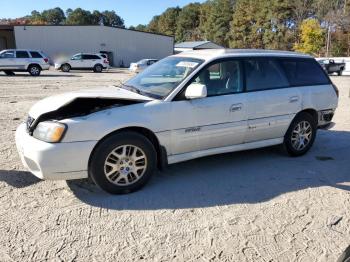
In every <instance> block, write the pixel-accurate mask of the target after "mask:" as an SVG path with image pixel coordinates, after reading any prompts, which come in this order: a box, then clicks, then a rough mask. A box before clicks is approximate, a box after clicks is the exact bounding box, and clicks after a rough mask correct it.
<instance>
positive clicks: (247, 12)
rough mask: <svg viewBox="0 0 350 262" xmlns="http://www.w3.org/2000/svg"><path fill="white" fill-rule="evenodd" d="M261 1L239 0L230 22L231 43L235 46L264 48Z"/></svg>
mask: <svg viewBox="0 0 350 262" xmlns="http://www.w3.org/2000/svg"><path fill="white" fill-rule="evenodd" d="M261 7H262V5H261V2H256V1H254V0H238V1H237V3H236V5H235V8H234V14H233V20H232V22H231V24H230V28H231V29H230V32H229V39H230V41H229V45H230V47H233V48H263V47H264V45H263V30H264V28H263V21H262V18H263V17H264V16H262V15H259V12H260V13H261Z"/></svg>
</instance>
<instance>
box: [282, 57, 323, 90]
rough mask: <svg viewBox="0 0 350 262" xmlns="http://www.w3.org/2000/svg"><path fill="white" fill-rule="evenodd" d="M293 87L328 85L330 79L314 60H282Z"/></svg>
mask: <svg viewBox="0 0 350 262" xmlns="http://www.w3.org/2000/svg"><path fill="white" fill-rule="evenodd" d="M281 65H282V67H283V69H284V71H285V72H286V75H287V77H288V80H289V82H290V84H291V85H292V86H308V85H327V84H329V78H328V77H327V75H326V74H325V72H324V70H323V69H322V68H321V66H320V65H319V64H318V63H317V62H316V61H315V60H314V59H296V58H294V59H292V58H290V59H288V58H285V59H281Z"/></svg>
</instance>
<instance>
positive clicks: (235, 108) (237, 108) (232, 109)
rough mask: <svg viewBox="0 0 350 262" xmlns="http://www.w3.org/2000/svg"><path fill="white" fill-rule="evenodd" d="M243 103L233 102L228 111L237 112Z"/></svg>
mask: <svg viewBox="0 0 350 262" xmlns="http://www.w3.org/2000/svg"><path fill="white" fill-rule="evenodd" d="M242 107H243V105H242V104H234V105H232V106H231V107H230V112H237V111H240V110H242Z"/></svg>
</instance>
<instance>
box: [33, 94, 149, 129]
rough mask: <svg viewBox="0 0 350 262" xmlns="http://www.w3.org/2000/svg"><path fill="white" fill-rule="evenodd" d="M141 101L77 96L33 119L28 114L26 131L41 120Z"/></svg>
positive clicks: (85, 113)
mask: <svg viewBox="0 0 350 262" xmlns="http://www.w3.org/2000/svg"><path fill="white" fill-rule="evenodd" d="M143 102H145V101H144V100H129V99H120V98H99V97H97V98H93V97H79V98H76V99H74V100H72V101H71V102H70V103H68V104H66V105H64V106H62V107H60V108H59V109H57V110H55V111H51V112H47V113H44V114H42V115H40V116H39V117H38V118H37V119H33V118H32V117H30V116H29V117H28V119H27V131H28V132H29V133H32V132H33V131H34V129H35V127H36V126H37V125H38V124H39V123H40V122H42V121H47V120H62V119H66V118H72V117H79V116H86V115H90V114H92V113H95V112H99V111H102V110H106V109H109V108H114V107H120V106H127V105H132V104H137V103H143Z"/></svg>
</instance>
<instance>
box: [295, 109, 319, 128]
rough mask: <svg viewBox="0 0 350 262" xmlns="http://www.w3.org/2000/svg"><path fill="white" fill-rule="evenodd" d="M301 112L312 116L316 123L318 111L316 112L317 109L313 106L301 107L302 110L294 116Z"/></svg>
mask: <svg viewBox="0 0 350 262" xmlns="http://www.w3.org/2000/svg"><path fill="white" fill-rule="evenodd" d="M301 113H307V114H309V115H311V116H312V118H313V119H314V120H315V122H316V124H317V125H318V113H317V110H316V109H314V108H306V109H303V110H302V111H300V112H299V113H298V114H296V116H295V117H297V116H298V115H300V114H301ZM295 117H294V118H295Z"/></svg>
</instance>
